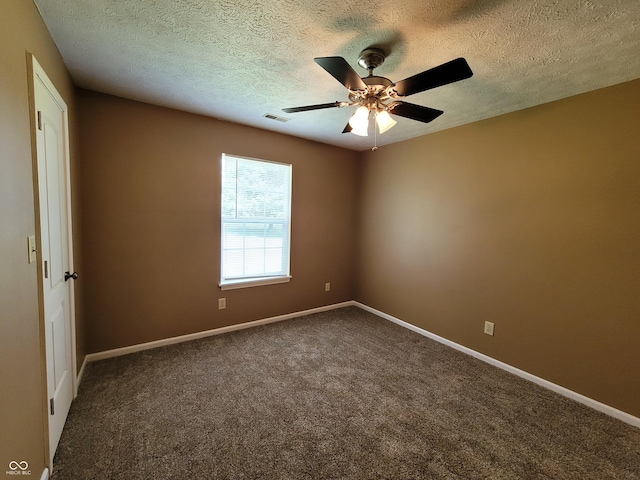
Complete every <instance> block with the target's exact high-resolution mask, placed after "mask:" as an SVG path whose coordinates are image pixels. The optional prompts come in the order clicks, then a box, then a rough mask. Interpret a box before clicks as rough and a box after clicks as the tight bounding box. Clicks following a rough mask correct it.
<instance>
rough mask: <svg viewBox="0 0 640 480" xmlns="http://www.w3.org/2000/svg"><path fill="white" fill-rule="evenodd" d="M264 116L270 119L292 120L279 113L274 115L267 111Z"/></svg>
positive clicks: (279, 120)
mask: <svg viewBox="0 0 640 480" xmlns="http://www.w3.org/2000/svg"><path fill="white" fill-rule="evenodd" d="M263 117H264V118H268V119H269V120H276V121H278V122H288V121H289V120H291V119H290V118H285V117H279V116H278V115H274V114H273V113H265V114H264V115H263Z"/></svg>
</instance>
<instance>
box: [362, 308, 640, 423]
mask: <svg viewBox="0 0 640 480" xmlns="http://www.w3.org/2000/svg"><path fill="white" fill-rule="evenodd" d="M353 305H355V306H357V307H360V308H362V309H363V310H366V311H367V312H370V313H373V314H375V315H377V316H379V317H382V318H384V319H385V320H389V321H391V322H393V323H396V324H398V325H400V326H402V327H405V328H408V329H409V330H412V331H414V332H416V333H419V334H420V335H423V336H425V337H428V338H430V339H432V340H435V341H436V342H439V343H442V344H444V345H447V346H448V347H451V348H454V349H456V350H459V351H461V352H463V353H466V354H467V355H471V356H472V357H475V358H477V359H478V360H482V361H483V362H486V363H488V364H490V365H493V366H495V367H498V368H501V369H502V370H506V371H507V372H510V373H513V374H514V375H517V376H519V377H522V378H524V379H525V380H529V381H530V382H533V383H536V384H538V385H540V386H542V387H545V388H547V389H549V390H552V391H554V392H556V393H559V394H560V395H563V396H565V397H567V398H570V399H572V400H575V401H576V402H580V403H582V404H583V405H586V406H588V407H591V408H593V409H594V410H598V411H599V412H602V413H604V414H606V415H609V416H611V417H614V418H617V419H618V420H622V421H623V422H625V423H628V424H629V425H633V426H634V427H638V428H640V418H638V417H634V416H633V415H630V414H628V413H626V412H623V411H622V410H618V409H616V408H613V407H611V406H609V405H606V404H604V403H601V402H598V401H597V400H593V399H592V398H589V397H585V396H584V395H582V394H580V393H577V392H574V391H573V390H569V389H568V388H565V387H562V386H560V385H557V384H555V383H552V382H549V381H548V380H545V379H544V378H540V377H537V376H535V375H533V374H531V373H529V372H525V371H524V370H520V369H519V368H516V367H513V366H511V365H509V364H507V363H504V362H501V361H500V360H496V359H495V358H492V357H489V356H488V355H485V354H483V353H480V352H476V351H475V350H472V349H470V348H467V347H465V346H463V345H460V344H459V343H455V342H452V341H451V340H447V339H446V338H444V337H441V336H439V335H436V334H435V333H431V332H429V331H427V330H423V329H422V328H420V327H416V326H415V325H412V324H410V323H407V322H405V321H403V320H400V319H399V318H396V317H393V316H391V315H388V314H386V313H384V312H381V311H380V310H376V309H375V308H372V307H369V306H368V305H365V304H363V303H360V302H353Z"/></svg>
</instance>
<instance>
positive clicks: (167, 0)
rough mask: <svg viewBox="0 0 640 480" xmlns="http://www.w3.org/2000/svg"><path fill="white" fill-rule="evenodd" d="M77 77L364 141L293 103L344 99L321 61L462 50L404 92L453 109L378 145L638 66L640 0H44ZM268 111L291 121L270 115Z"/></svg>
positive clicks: (110, 88)
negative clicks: (453, 71) (456, 72)
mask: <svg viewBox="0 0 640 480" xmlns="http://www.w3.org/2000/svg"><path fill="white" fill-rule="evenodd" d="M35 3H36V4H37V5H38V8H39V9H40V11H41V13H42V16H43V18H44V21H45V23H46V24H47V27H48V28H49V31H50V32H51V35H52V36H53V38H54V40H55V42H56V44H57V45H58V48H59V49H60V52H61V54H62V56H63V58H64V61H65V63H66V65H67V67H68V68H69V70H70V71H71V74H72V76H73V79H74V81H75V82H76V84H77V85H78V86H80V87H83V88H87V89H91V90H96V91H99V92H104V93H109V94H113V95H118V96H122V97H125V98H131V99H134V100H139V101H143V102H148V103H152V104H156V105H162V106H167V107H172V108H177V109H181V110H186V111H189V112H194V113H200V114H204V115H208V116H212V117H216V118H220V119H224V120H228V121H232V122H237V123H242V124H246V125H251V126H255V127H259V128H265V129H269V130H274V131H278V132H282V133H286V134H290V135H295V136H300V137H304V138H309V139H313V140H317V141H320V142H324V143H329V144H334V145H338V146H342V147H346V148H351V149H355V150H365V149H367V148H370V147H371V145H372V142H373V138H371V137H368V138H361V137H356V136H355V135H349V134H342V133H341V132H342V129H343V127H344V125H345V124H346V122H347V120H348V118H349V117H350V115H351V114H352V113H353V109H352V108H343V109H338V108H334V109H327V110H320V111H312V112H304V113H297V114H284V113H283V112H282V111H281V109H282V108H285V107H295V106H301V105H309V104H316V103H327V102H333V101H336V100H338V101H343V100H347V94H346V92H347V91H346V89H345V88H344V87H342V85H340V84H339V83H338V82H337V81H336V80H335V79H334V78H332V77H331V76H330V75H329V74H328V73H327V72H325V71H324V70H323V69H322V68H320V67H319V66H318V65H316V64H315V63H314V62H313V58H314V57H318V56H332V55H339V56H342V57H344V58H345V59H346V60H347V61H348V62H349V63H350V64H351V65H352V66H353V67H354V69H356V71H357V72H358V73H360V74H361V75H362V76H365V75H366V74H367V72H366V71H365V70H363V69H361V68H360V67H359V66H358V65H357V59H358V55H359V53H360V51H361V50H363V49H364V48H366V47H369V46H379V47H382V48H383V49H384V50H386V51H387V54H388V56H387V60H386V62H385V63H384V64H383V65H382V66H381V67H380V68H378V69H377V70H376V74H378V75H381V76H384V77H388V78H389V79H391V80H392V81H396V82H397V81H399V80H402V79H404V78H406V77H409V76H411V75H414V74H416V73H419V72H421V71H423V70H426V69H428V68H432V67H434V66H437V65H439V64H441V63H444V62H447V61H449V60H452V59H454V58H457V57H464V58H466V59H467V61H468V62H469V65H470V66H471V68H472V70H473V71H474V76H473V77H472V78H471V79H468V80H464V81H461V82H458V83H454V84H451V85H448V86H444V87H440V88H437V89H434V90H430V91H427V92H423V93H420V94H417V95H413V96H410V97H407V99H406V101H409V102H412V103H416V104H419V105H425V106H429V107H433V108H437V109H441V110H444V112H445V113H444V115H442V116H441V117H439V118H438V119H436V120H435V121H434V122H432V123H430V124H423V123H420V122H415V121H412V120H409V119H405V118H398V117H396V119H397V120H398V125H397V126H396V127H394V128H393V129H392V130H390V131H388V132H386V133H385V134H384V135H381V136H378V145H384V144H388V143H394V142H398V141H402V140H406V139H408V138H412V137H417V136H420V135H424V134H427V133H431V132H435V131H438V130H443V129H446V128H450V127H453V126H457V125H462V124H466V123H470V122H474V121H477V120H480V119H484V118H489V117H493V116H496V115H500V114H503V113H507V112H511V111H515V110H519V109H523V108H527V107H531V106H534V105H539V104H541V103H546V102H550V101H554V100H557V99H560V98H564V97H568V96H572V95H576V94H579V93H584V92H587V91H590V90H595V89H598V88H603V87H606V86H610V85H614V84H617V83H621V82H625V81H629V80H633V79H636V78H639V77H640V2H638V1H637V0H599V1H595V0H593V1H588V0H555V1H536V2H532V1H530V0H512V1H508V0H490V1H486V0H482V1H481V0H448V1H446V0H441V1H429V2H425V1H424V0H393V1H388V0H387V1H380V0H366V1H365V0H298V1H294V0H251V1H248V0H236V1H230V0H156V1H153V2H149V1H140V0H35ZM265 113H272V114H276V115H279V116H284V117H288V118H290V119H291V120H290V121H289V122H287V123H281V122H274V121H273V120H268V119H265V118H263V117H262V115H263V114H265Z"/></svg>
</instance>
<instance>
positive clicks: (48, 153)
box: [31, 57, 75, 461]
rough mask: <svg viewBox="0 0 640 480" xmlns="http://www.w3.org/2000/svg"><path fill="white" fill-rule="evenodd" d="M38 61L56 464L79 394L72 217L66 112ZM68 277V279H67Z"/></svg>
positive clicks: (38, 135)
mask: <svg viewBox="0 0 640 480" xmlns="http://www.w3.org/2000/svg"><path fill="white" fill-rule="evenodd" d="M31 58H32V60H33V92H34V106H35V116H34V118H35V125H34V128H35V132H36V145H37V151H36V156H37V183H38V201H37V204H38V205H37V211H38V212H39V222H40V249H39V250H40V262H41V267H42V269H41V271H40V278H41V281H42V302H43V311H44V337H45V345H46V365H47V395H48V404H47V409H48V411H49V456H50V460H51V461H53V456H54V454H55V451H56V448H57V446H58V442H59V441H60V435H61V434H62V429H63V427H64V423H65V420H66V419H67V414H68V413H69V408H70V407H71V400H72V399H73V397H74V390H75V378H74V377H75V365H74V364H75V361H74V360H75V353H74V348H75V341H74V339H73V336H72V334H73V333H74V330H75V329H74V328H73V324H74V323H73V322H74V319H73V316H74V307H73V279H69V278H65V273H68V272H72V271H73V270H72V255H71V251H72V250H71V213H70V209H69V205H70V195H69V178H70V177H69V161H68V158H69V157H68V152H69V148H68V138H69V135H68V117H67V106H66V104H65V103H64V101H63V100H62V97H60V95H59V94H58V92H57V91H56V90H55V88H54V87H53V84H52V83H51V82H50V81H49V79H48V78H47V76H46V74H45V73H44V71H43V70H42V68H41V67H40V65H39V64H38V63H37V62H36V60H35V58H33V57H31ZM67 277H68V276H67Z"/></svg>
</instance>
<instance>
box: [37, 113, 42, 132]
mask: <svg viewBox="0 0 640 480" xmlns="http://www.w3.org/2000/svg"><path fill="white" fill-rule="evenodd" d="M38 130H42V112H41V111H40V110H38Z"/></svg>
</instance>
